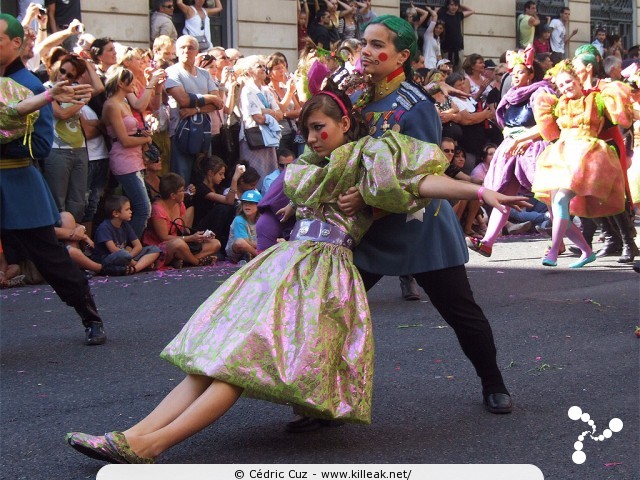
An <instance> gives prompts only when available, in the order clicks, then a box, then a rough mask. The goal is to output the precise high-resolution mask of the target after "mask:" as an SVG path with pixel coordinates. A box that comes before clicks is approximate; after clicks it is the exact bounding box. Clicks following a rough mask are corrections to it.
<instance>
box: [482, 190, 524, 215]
mask: <svg viewBox="0 0 640 480" xmlns="http://www.w3.org/2000/svg"><path fill="white" fill-rule="evenodd" d="M482 200H484V203H486V204H487V205H490V206H492V207H493V208H497V209H498V211H500V212H502V213H507V212H508V211H509V209H508V207H511V208H515V209H516V210H518V211H521V210H522V209H523V208H527V207H533V205H531V204H530V203H529V202H528V200H529V199H528V198H527V197H522V196H513V195H503V194H502V193H498V192H494V191H493V190H489V189H488V188H485V189H484V191H483V192H482Z"/></svg>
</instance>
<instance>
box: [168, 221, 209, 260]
mask: <svg viewBox="0 0 640 480" xmlns="http://www.w3.org/2000/svg"><path fill="white" fill-rule="evenodd" d="M178 220H180V222H178ZM192 234H193V229H192V228H189V227H187V226H186V225H185V224H184V220H183V219H182V218H181V217H178V218H176V219H175V220H171V227H169V235H177V236H179V237H184V236H185V235H192ZM187 245H188V246H189V250H190V251H191V253H192V254H194V255H195V254H197V253H200V252H201V251H202V244H201V243H199V242H187Z"/></svg>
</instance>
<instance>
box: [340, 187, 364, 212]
mask: <svg viewBox="0 0 640 480" xmlns="http://www.w3.org/2000/svg"><path fill="white" fill-rule="evenodd" d="M365 206H366V203H364V199H363V198H362V195H360V191H359V190H358V189H357V188H356V187H350V188H349V190H347V191H346V192H345V193H344V194H342V195H338V208H340V210H342V211H343V213H346V214H347V215H349V216H350V217H352V216H353V215H355V214H356V213H358V212H359V211H360V210H362V209H363V208H364V207H365Z"/></svg>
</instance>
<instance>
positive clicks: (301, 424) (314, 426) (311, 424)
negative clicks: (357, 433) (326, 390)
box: [284, 417, 344, 433]
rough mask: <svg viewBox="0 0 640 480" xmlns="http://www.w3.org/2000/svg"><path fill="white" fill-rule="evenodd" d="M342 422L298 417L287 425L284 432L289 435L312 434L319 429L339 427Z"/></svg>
mask: <svg viewBox="0 0 640 480" xmlns="http://www.w3.org/2000/svg"><path fill="white" fill-rule="evenodd" d="M342 425H344V422H343V421H341V420H325V419H323V418H312V417H300V418H298V419H296V420H294V421H292V422H289V423H287V425H286V426H285V428H284V429H285V431H287V432H289V433H307V432H314V431H316V430H319V429H321V428H327V427H341V426H342Z"/></svg>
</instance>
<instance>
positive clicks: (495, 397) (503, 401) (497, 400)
mask: <svg viewBox="0 0 640 480" xmlns="http://www.w3.org/2000/svg"><path fill="white" fill-rule="evenodd" d="M484 408H485V410H486V411H487V412H490V413H511V411H512V410H513V402H512V401H511V396H510V395H509V394H508V393H490V394H489V395H486V396H485V397H484Z"/></svg>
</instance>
